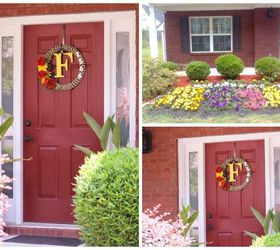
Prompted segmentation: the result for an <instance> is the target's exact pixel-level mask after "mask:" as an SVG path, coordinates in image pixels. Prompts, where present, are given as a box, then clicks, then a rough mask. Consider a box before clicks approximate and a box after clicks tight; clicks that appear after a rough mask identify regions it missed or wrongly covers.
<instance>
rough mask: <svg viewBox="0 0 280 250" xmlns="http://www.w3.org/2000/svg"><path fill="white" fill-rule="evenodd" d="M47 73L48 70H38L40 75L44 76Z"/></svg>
mask: <svg viewBox="0 0 280 250" xmlns="http://www.w3.org/2000/svg"><path fill="white" fill-rule="evenodd" d="M46 75H47V71H43V70H40V71H38V77H40V78H43V77H45V76H46Z"/></svg>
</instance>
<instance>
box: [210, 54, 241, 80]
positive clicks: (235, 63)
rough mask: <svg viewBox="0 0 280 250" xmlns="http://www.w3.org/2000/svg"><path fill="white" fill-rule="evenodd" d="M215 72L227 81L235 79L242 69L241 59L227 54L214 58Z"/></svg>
mask: <svg viewBox="0 0 280 250" xmlns="http://www.w3.org/2000/svg"><path fill="white" fill-rule="evenodd" d="M215 64H216V68H217V71H218V72H219V73H220V74H221V75H222V76H225V77H226V78H227V79H233V80H234V79H235V78H236V77H238V76H239V75H240V73H241V72H242V71H243V69H244V63H243V61H242V59H241V58H240V57H238V56H236V55H232V54H227V55H222V56H219V57H218V58H216V60H215Z"/></svg>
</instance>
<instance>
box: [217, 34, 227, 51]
mask: <svg viewBox="0 0 280 250" xmlns="http://www.w3.org/2000/svg"><path fill="white" fill-rule="evenodd" d="M213 41H214V51H229V50H231V36H214V40H213Z"/></svg>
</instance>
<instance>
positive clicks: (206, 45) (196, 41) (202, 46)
mask: <svg viewBox="0 0 280 250" xmlns="http://www.w3.org/2000/svg"><path fill="white" fill-rule="evenodd" d="M192 51H195V52H199V51H203V52H204V51H210V36H193V37H192Z"/></svg>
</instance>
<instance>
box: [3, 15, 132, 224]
mask: <svg viewBox="0 0 280 250" xmlns="http://www.w3.org/2000/svg"><path fill="white" fill-rule="evenodd" d="M135 18H136V14H135V11H116V12H115V11H113V12H92V13H78V14H61V15H34V16H19V17H5V18H0V40H2V37H3V36H13V37H14V73H13V76H14V118H15V121H14V125H13V126H14V138H13V139H14V144H13V149H14V154H13V157H14V158H19V157H22V156H23V140H22V138H23V27H24V26H25V25H35V24H36V25H37V24H56V23H82V22H98V21H99V22H104V120H105V119H106V118H107V117H108V116H109V115H111V114H113V113H116V110H115V109H114V108H115V106H114V104H113V103H112V100H111V98H110V96H111V95H112V91H114V90H115V87H114V86H112V85H113V83H112V82H113V81H114V78H115V76H116V74H115V72H112V71H113V69H112V67H111V62H112V61H113V60H116V53H115V52H114V51H113V50H112V47H113V44H112V39H111V38H112V25H115V27H118V26H117V23H118V22H120V21H122V23H126V27H123V25H122V27H121V30H125V31H127V32H129V34H130V60H131V61H130V62H131V64H130V89H131V92H130V106H131V108H130V111H131V113H130V146H132V147H134V146H135V139H136V138H135V131H136V114H135V107H136V91H135V89H136V57H135V54H136V37H135V31H136V23H135ZM116 30H117V29H116ZM1 57H2V56H1V47H0V58H1ZM0 71H1V70H0ZM1 81H2V78H1V75H0V85H2V83H1ZM0 96H1V95H0ZM0 98H1V97H0ZM0 100H1V99H0ZM14 178H16V181H15V182H14V198H13V199H10V203H11V204H12V207H10V210H9V213H8V215H7V216H6V221H7V222H10V223H15V224H22V223H23V163H22V162H17V163H14Z"/></svg>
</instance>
